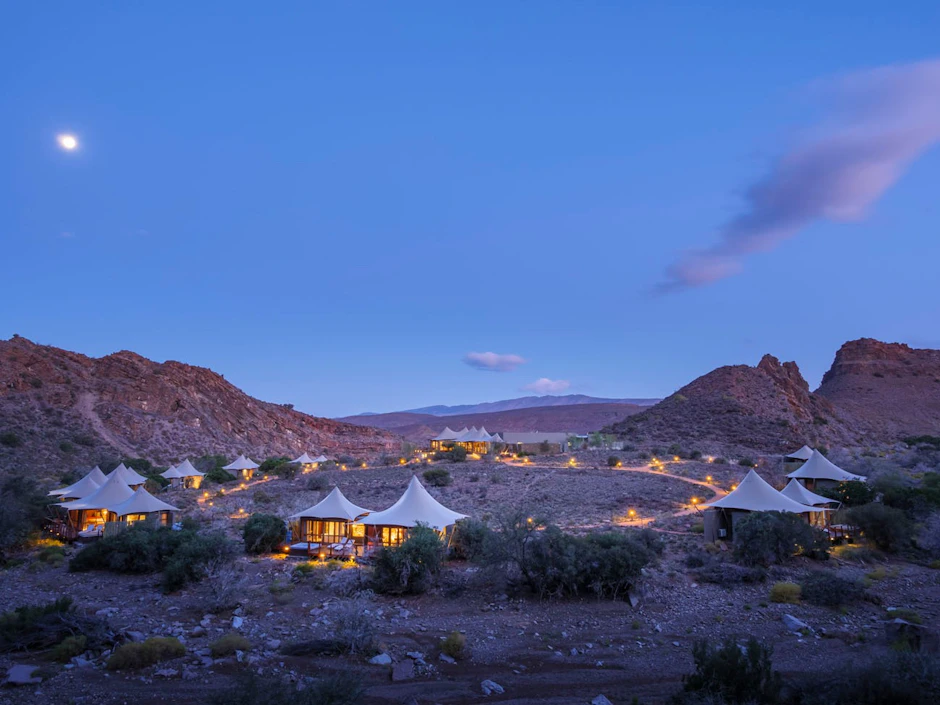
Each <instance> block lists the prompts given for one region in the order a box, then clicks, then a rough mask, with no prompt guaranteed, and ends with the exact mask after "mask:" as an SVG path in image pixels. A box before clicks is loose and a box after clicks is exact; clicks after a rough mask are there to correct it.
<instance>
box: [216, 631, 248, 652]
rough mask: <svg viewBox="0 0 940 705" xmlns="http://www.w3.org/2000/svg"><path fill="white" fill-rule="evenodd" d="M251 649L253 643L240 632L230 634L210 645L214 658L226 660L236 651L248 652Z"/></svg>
mask: <svg viewBox="0 0 940 705" xmlns="http://www.w3.org/2000/svg"><path fill="white" fill-rule="evenodd" d="M250 648H251V642H250V641H248V639H246V638H245V637H243V636H242V635H241V634H239V633H238V632H229V633H228V634H224V635H223V636H220V637H219V638H218V639H216V640H215V641H213V642H212V643H211V644H209V653H211V654H212V658H225V657H226V656H231V655H232V654H234V653H235V652H236V651H248V649H250Z"/></svg>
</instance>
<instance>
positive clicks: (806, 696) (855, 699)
mask: <svg viewBox="0 0 940 705" xmlns="http://www.w3.org/2000/svg"><path fill="white" fill-rule="evenodd" d="M802 690H803V692H802V693H801V695H802V696H803V697H802V699H801V703H804V704H805V705H888V704H890V705H935V703H937V702H940V661H938V659H937V657H936V655H935V654H922V653H911V652H909V651H901V652H893V653H891V652H889V653H888V654H885V655H883V656H878V657H877V658H874V659H872V660H871V661H870V662H868V663H862V664H860V665H858V666H855V667H851V668H848V669H840V670H839V671H837V672H836V673H834V674H827V675H826V676H825V677H824V678H820V679H818V681H815V682H810V683H807V684H805V685H804V687H803V689H802Z"/></svg>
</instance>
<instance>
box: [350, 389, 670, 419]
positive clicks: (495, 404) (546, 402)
mask: <svg viewBox="0 0 940 705" xmlns="http://www.w3.org/2000/svg"><path fill="white" fill-rule="evenodd" d="M658 401H659V399H605V398H603V397H589V396H587V395H585V394H564V395H560V396H555V395H552V394H547V395H545V396H541V397H536V396H530V397H518V398H516V399H504V400H502V401H487V402H483V403H481V404H457V405H455V406H446V405H443V404H438V405H437V406H423V407H421V408H420V409H405V410H403V411H400V412H390V413H403V414H427V415H429V416H460V415H463V414H490V413H493V412H496V411H515V410H517V409H534V408H537V407H543V406H575V405H581V404H630V405H632V406H652V405H653V404H655V403H657V402H658ZM379 415H380V414H375V413H365V414H359V416H379ZM345 418H347V419H354V418H356V417H355V416H347V417H345Z"/></svg>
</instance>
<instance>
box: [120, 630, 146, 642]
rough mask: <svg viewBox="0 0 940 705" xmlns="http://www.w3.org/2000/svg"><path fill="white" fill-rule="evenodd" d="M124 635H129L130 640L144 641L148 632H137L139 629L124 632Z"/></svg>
mask: <svg viewBox="0 0 940 705" xmlns="http://www.w3.org/2000/svg"><path fill="white" fill-rule="evenodd" d="M124 636H126V637H127V640H128V641H144V640H146V639H147V635H146V634H144V633H143V632H137V631H127V632H124Z"/></svg>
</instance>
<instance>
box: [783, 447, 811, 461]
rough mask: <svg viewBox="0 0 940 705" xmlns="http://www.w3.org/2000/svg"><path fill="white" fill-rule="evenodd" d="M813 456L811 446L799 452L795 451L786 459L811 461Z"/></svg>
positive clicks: (788, 454) (787, 455)
mask: <svg viewBox="0 0 940 705" xmlns="http://www.w3.org/2000/svg"><path fill="white" fill-rule="evenodd" d="M812 455H813V449H812V448H810V447H809V446H803V447H802V448H800V449H799V450H795V451H793V452H792V453H787V454H786V455H785V456H783V457H784V458H794V459H796V460H809V459H810V457H812Z"/></svg>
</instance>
